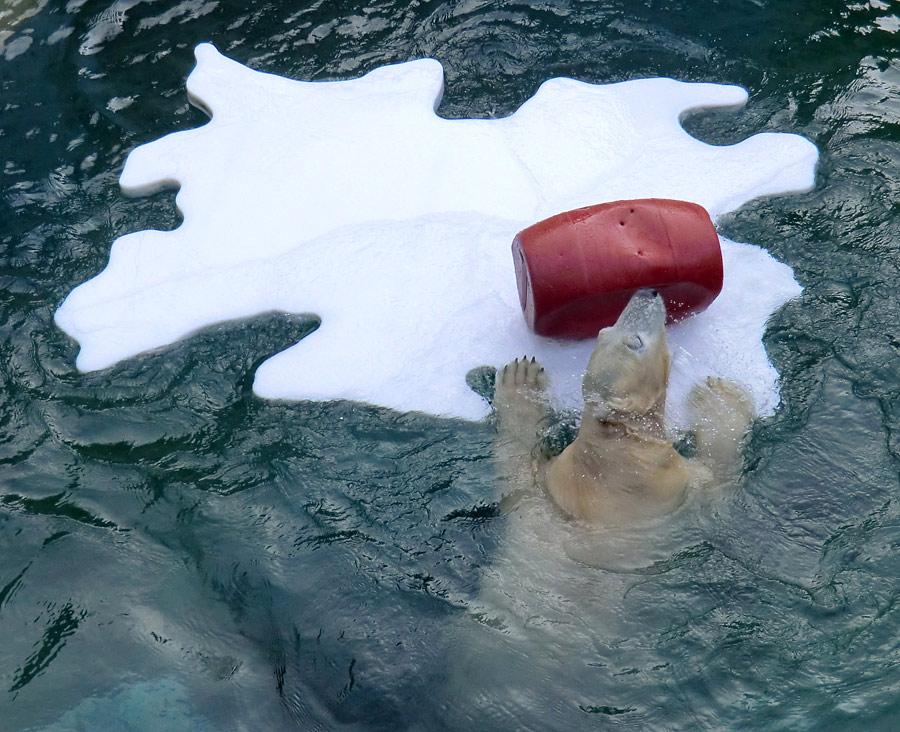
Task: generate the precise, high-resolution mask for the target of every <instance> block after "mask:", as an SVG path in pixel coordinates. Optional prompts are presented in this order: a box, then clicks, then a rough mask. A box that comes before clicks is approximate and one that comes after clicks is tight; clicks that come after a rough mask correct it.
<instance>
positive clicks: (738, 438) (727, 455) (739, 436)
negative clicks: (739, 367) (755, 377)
mask: <svg viewBox="0 0 900 732" xmlns="http://www.w3.org/2000/svg"><path fill="white" fill-rule="evenodd" d="M688 402H689V404H690V407H691V412H692V417H693V423H694V424H693V430H694V435H695V438H696V444H697V456H698V457H700V458H701V459H704V458H705V459H707V460H712V461H713V463H714V464H715V466H716V467H717V468H718V469H719V470H722V469H726V470H727V469H734V467H735V465H736V464H737V463H738V462H739V460H740V446H741V442H742V441H743V439H744V436H745V434H746V432H747V429H748V428H749V427H750V423H751V422H752V421H753V417H754V409H753V403H752V401H751V398H750V395H749V393H748V392H747V391H746V389H744V388H743V387H742V386H740V385H738V384H735V383H733V382H730V381H726V380H725V379H721V378H719V377H716V376H710V377H709V378H707V379H706V381H705V382H704V383H702V384H698V385H697V386H695V387H694V389H693V390H692V391H691V394H690V396H689V398H688Z"/></svg>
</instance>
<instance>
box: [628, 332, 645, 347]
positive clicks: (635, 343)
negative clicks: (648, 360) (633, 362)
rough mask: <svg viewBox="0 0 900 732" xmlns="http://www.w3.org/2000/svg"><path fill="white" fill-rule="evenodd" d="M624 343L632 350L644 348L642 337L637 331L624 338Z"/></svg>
mask: <svg viewBox="0 0 900 732" xmlns="http://www.w3.org/2000/svg"><path fill="white" fill-rule="evenodd" d="M625 345H626V346H628V347H629V348H630V349H631V350H632V351H640V350H643V348H644V339H643V338H641V337H640V336H639V335H638V334H637V333H635V334H633V335H630V336H628V338H626V339H625Z"/></svg>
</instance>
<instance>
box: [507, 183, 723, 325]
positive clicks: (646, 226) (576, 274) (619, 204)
mask: <svg viewBox="0 0 900 732" xmlns="http://www.w3.org/2000/svg"><path fill="white" fill-rule="evenodd" d="M512 250H513V260H514V262H515V266H516V283H517V284H518V287H519V299H520V301H521V303H522V310H523V311H524V313H525V320H526V321H527V323H528V326H529V327H530V328H531V329H532V330H533V331H534V332H535V333H538V334H540V335H544V336H551V337H554V338H593V337H594V336H596V335H597V331H599V330H600V328H605V327H606V326H608V325H612V324H613V323H615V322H616V319H617V318H618V317H619V314H620V313H621V312H622V310H623V309H624V307H625V305H627V304H628V301H629V300H630V299H631V295H632V294H633V293H634V291H635V290H638V289H640V288H641V287H652V288H655V289H656V290H657V291H659V293H660V294H661V295H662V296H663V299H664V300H665V302H666V312H667V313H668V316H669V321H670V322H671V321H672V320H678V319H680V318H682V317H684V316H685V315H687V314H688V313H692V312H698V311H700V310H703V309H704V308H706V307H707V306H708V305H709V304H710V303H711V302H712V301H713V300H714V299H715V298H716V296H717V295H718V294H719V292H721V290H722V251H721V248H720V246H719V237H718V235H717V234H716V229H715V227H714V226H713V223H712V221H711V220H710V218H709V214H708V213H707V212H706V209H704V208H703V207H702V206H698V205H697V204H696V203H689V202H687V201H671V200H667V199H661V198H647V199H641V200H635V201H614V202H612V203H603V204H600V205H598V206H588V207H587V208H579V209H576V210H574V211H566V212H565V213H561V214H557V215H556V216H551V217H550V218H549V219H545V220H544V221H540V222H538V223H537V224H534V225H533V226H529V227H528V228H527V229H524V230H523V231H520V232H519V233H518V234H517V235H516V238H515V239H514V240H513V245H512Z"/></svg>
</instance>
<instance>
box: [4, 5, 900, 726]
mask: <svg viewBox="0 0 900 732" xmlns="http://www.w3.org/2000/svg"><path fill="white" fill-rule="evenodd" d="M32 11H37V12H34V13H33V14H31V13H32ZM10 13H11V14H10ZM896 15H897V10H896V8H895V7H894V4H893V3H887V2H881V1H880V0H879V1H877V2H876V1H875V0H873V1H872V2H868V3H846V2H812V0H803V1H801V2H794V3H774V2H762V1H761V2H741V1H740V0H728V1H727V2H720V3H716V4H710V5H709V6H708V7H704V10H703V12H702V13H700V12H698V11H697V8H696V6H695V5H691V4H687V3H678V2H668V1H665V2H654V3H626V4H622V3H607V2H602V1H598V0H581V1H576V0H573V1H571V2H544V3H522V2H492V3H484V2H430V1H427V0H423V1H422V2H413V3H406V4H402V3H386V2H380V3H374V4H365V3H349V2H344V3H338V4H335V3H321V2H319V3H306V2H293V3H292V2H279V3H275V2H269V3H263V4H254V5H251V6H248V5H247V4H241V5H238V4H236V3H231V2H228V1H226V0H220V2H200V1H198V2H185V3H163V2H150V1H149V0H148V1H145V2H138V3H134V2H116V3H112V4H110V3H109V2H102V1H93V0H83V1H81V0H74V1H73V2H69V3H67V4H46V5H44V4H41V3H30V4H29V3H27V2H25V0H22V2H20V3H14V2H6V3H4V4H2V5H0V34H2V35H0V45H2V47H0V56H2V58H0V109H2V114H0V171H2V181H3V186H2V189H0V191H2V192H0V282H2V287H0V379H2V385H0V466H2V467H0V555H2V557H3V561H2V562H0V637H2V639H3V642H2V643H0V714H2V717H3V719H4V722H5V724H6V726H7V728H9V729H14V730H28V729H52V730H70V729H112V728H116V729H132V730H154V729H166V730H169V729H187V730H192V729H196V730H211V729H215V730H232V729H233V730H245V729H246V730H257V729H266V730H281V729H285V730H287V729H304V730H305V729H312V728H325V729H330V728H335V727H337V726H339V725H341V724H347V725H353V726H355V727H358V728H361V729H391V730H397V729H442V728H454V727H455V728H461V727H465V726H466V724H467V723H469V728H472V726H478V728H479V729H489V728H496V729H529V728H531V729H544V730H546V729H566V730H572V729H595V728H597V727H601V726H602V727H604V728H605V727H608V728H623V729H669V730H682V729H683V730H694V729H730V730H733V729H736V730H741V729H748V730H759V729H790V730H804V729H810V730H812V729H815V730H822V729H834V730H854V729H866V730H873V729H874V730H881V729H883V730H888V729H893V727H894V726H895V720H896V718H897V713H898V711H900V710H898V706H900V702H898V696H897V693H896V690H897V687H898V684H900V676H898V671H897V669H898V668H900V665H898V653H900V651H898V648H900V645H898V642H897V640H896V639H897V637H898V613H900V606H898V604H897V599H896V598H897V580H896V578H897V576H898V575H900V566H898V560H897V558H896V549H895V547H896V546H897V544H898V542H900V514H898V510H897V507H896V501H895V498H894V494H895V492H896V490H897V475H898V456H900V437H898V435H900V430H898V425H900V406H898V405H900V399H898V395H900V376H898V375H900V333H898V325H897V324H898V323H900V307H898V303H897V291H898V279H900V273H898V267H897V262H898V261H900V258H898V251H897V248H898V243H900V229H898V227H900V224H898V220H900V219H898V216H897V211H898V209H897V201H898V200H900V190H898V189H900V183H898V181H900V150H898V140H900V127H898V109H900V107H898V105H900V90H898V82H900V72H898V69H900V65H898V64H900V59H898V52H897V46H896V39H897V33H896ZM200 41H213V42H214V43H216V44H217V46H218V47H219V48H220V49H221V50H222V51H223V52H225V53H227V54H229V55H231V56H233V57H235V58H237V59H238V60H239V61H241V62H243V63H248V64H250V65H251V66H253V67H255V68H260V69H264V70H266V71H271V72H275V73H282V74H287V75H290V76H294V77H297V78H307V79H312V78H319V79H324V78H341V77H346V76H355V75H359V74H361V73H363V72H365V71H367V70H369V69H371V68H373V67H374V66H377V65H380V64H384V63H389V62H392V61H401V60H407V59H409V58H414V57H420V56H434V57H436V58H438V59H439V60H440V61H441V62H442V64H443V65H444V67H445V69H446V73H447V79H446V93H445V98H444V102H443V105H442V107H441V110H440V111H441V113H442V114H445V115H447V116H450V117H460V116H489V115H501V114H507V113H508V112H510V111H511V110H512V109H514V108H515V107H516V106H517V105H518V104H520V103H521V102H522V101H523V100H524V99H526V98H528V97H529V96H530V95H531V94H532V93H533V92H534V90H535V88H536V87H537V86H538V85H539V84H540V82H542V81H543V80H545V79H546V78H549V77H551V76H559V75H571V76H575V77H578V78H582V79H585V80H587V81H595V82H600V81H615V80H621V79H626V78H634V77H642V76H652V75H667V76H674V77H678V78H683V79H689V80H709V81H716V82H723V83H738V84H742V85H744V86H746V87H747V88H748V89H749V90H750V96H751V99H750V103H749V104H748V106H747V108H746V109H745V110H742V111H740V112H737V113H735V112H723V111H719V112H715V113H705V114H698V115H693V116H692V117H691V118H690V119H688V120H687V121H686V124H687V125H688V127H689V129H690V130H691V131H692V133H693V134H695V135H697V136H699V137H701V138H702V139H705V140H707V141H710V142H713V143H722V144H724V143H730V142H734V141H735V140H738V139H741V138H742V137H744V136H746V135H748V134H750V133H754V132H757V131H760V130H777V131H789V132H797V133H800V134H803V135H806V136H807V137H809V138H811V139H813V140H814V141H815V142H816V144H817V145H819V147H820V149H821V151H822V154H823V160H822V164H821V167H820V171H819V180H818V185H817V187H816V189H815V190H814V191H812V192H810V193H809V194H806V195H803V196H797V197H785V198H777V199H772V200H761V201H756V202H753V203H751V204H750V205H748V206H746V207H745V208H744V209H743V210H741V211H739V212H737V213H736V214H734V215H732V216H730V217H729V219H728V220H727V221H724V222H720V224H721V227H722V230H723V233H724V234H725V235H727V236H729V237H730V238H733V239H736V240H739V241H740V240H746V241H753V242H757V243H760V244H762V245H764V246H765V247H766V248H768V249H769V250H770V251H771V252H772V253H773V254H774V255H775V256H776V257H778V258H779V259H781V260H783V261H786V262H788V263H789V264H790V265H791V266H792V267H793V268H794V270H795V274H796V276H797V279H798V280H799V281H800V282H801V283H802V284H803V285H804V287H805V291H804V294H803V296H802V297H801V298H800V299H799V300H796V301H794V302H792V303H789V304H788V305H787V306H786V307H785V308H783V309H782V310H781V311H780V312H779V313H777V314H776V315H775V316H774V318H773V320H772V322H771V324H770V328H769V331H768V334H767V337H766V345H767V348H768V350H769V353H770V355H771V357H772V358H773V360H774V362H775V363H776V365H777V367H778V369H779V371H780V372H781V374H782V377H783V383H782V395H783V404H782V407H781V408H780V409H779V411H778V413H777V414H776V415H775V417H774V418H772V419H770V420H767V421H766V422H764V423H760V424H758V425H756V427H755V429H754V432H753V435H752V438H751V444H750V447H749V449H748V452H747V459H746V466H745V468H746V469H745V474H744V478H743V480H742V482H741V484H740V485H739V486H737V487H735V488H734V489H732V490H729V491H727V492H726V493H725V494H724V495H723V496H722V497H721V499H719V500H715V501H712V502H710V503H709V504H708V505H706V506H703V507H699V506H698V507H697V510H696V511H695V512H694V513H692V514H690V515H688V516H679V517H675V518H676V519H678V521H680V523H678V522H676V523H675V524H672V525H671V526H670V527H669V529H667V530H671V532H672V533H670V534H666V533H663V532H660V533H656V534H654V535H653V537H652V542H651V543H652V545H653V546H652V551H650V553H649V554H650V561H648V562H635V563H632V564H629V563H625V564H624V565H623V564H615V563H611V562H610V561H609V560H608V557H607V558H606V559H604V558H603V557H602V556H601V557H599V558H598V554H597V551H598V550H597V548H596V545H592V544H591V543H590V541H589V540H588V539H587V538H585V536H584V535H582V534H579V533H578V532H577V531H576V530H575V529H574V527H572V526H569V525H566V524H563V525H561V526H560V528H559V533H560V534H562V536H556V535H555V533H552V531H551V534H550V536H549V538H545V539H543V541H544V542H549V543H544V544H541V543H540V541H537V540H535V541H529V540H527V537H526V538H525V539H522V537H521V535H519V534H516V533H515V521H516V517H515V516H514V515H513V516H507V515H503V514H501V513H500V511H499V509H498V504H499V500H500V498H501V496H500V491H501V487H500V485H499V484H498V483H497V481H496V479H495V477H494V474H493V467H492V465H491V462H490V454H491V447H490V443H491V429H490V426H489V425H479V424H468V423H460V422H452V421H443V420H438V419H432V418H426V417H422V416H418V415H403V414H396V413H392V412H389V411H387V410H382V409H378V408H375V407H368V406H363V405H354V404H347V403H334V404H315V403H299V404H287V403H268V402H263V401H261V400H259V399H257V398H254V397H253V396H252V394H251V392H250V385H251V379H252V373H253V371H254V369H255V368H256V366H257V365H258V364H259V363H260V362H261V361H262V360H263V359H264V358H266V357H267V356H268V355H270V354H272V353H274V352H276V351H278V350H280V349H282V348H284V347H285V346H286V345H287V344H289V343H292V342H294V341H296V340H297V339H299V338H301V337H303V336H304V335H305V334H307V333H308V332H310V330H311V329H313V328H315V327H316V321H315V319H314V318H289V317H286V316H282V315H276V314H271V315H268V316H264V317H261V318H257V319H253V320H251V321H247V322H240V323H229V324H226V325H222V326H216V327H213V328H210V329H207V330H206V331H204V332H203V333H201V334H199V335H198V336H197V337H195V338H193V339H191V340H189V341H186V342H183V343H179V344H176V345H174V346H172V347H171V348H167V349H165V350H163V351H161V352H159V353H153V354H148V355H146V356H142V357H140V358H136V359H133V360H131V361H129V362H127V363H124V364H120V365H119V366H116V367H114V368H112V369H110V370H108V371H105V372H102V373H99V374H88V375H82V374H79V373H77V372H76V371H75V369H74V365H73V364H74V356H75V349H76V347H75V344H74V343H73V342H71V341H69V340H68V339H66V338H65V336H64V335H63V334H61V333H60V332H59V331H58V330H57V329H56V328H55V327H54V325H53V321H52V315H53V312H54V311H55V309H56V308H57V307H58V305H59V303H60V302H61V300H62V298H63V297H64V296H65V295H66V294H67V293H68V292H69V291H70V290H71V289H72V288H73V287H74V286H75V285H76V284H78V283H79V282H82V281H84V280H85V279H87V278H89V277H91V276H93V275H94V274H96V273H97V272H99V271H100V270H101V269H102V267H103V266H104V264H105V262H106V258H107V256H108V253H109V246H110V244H111V242H112V241H113V240H114V239H115V238H116V237H117V236H120V235H121V234H123V233H126V232H128V231H135V230H138V229H142V228H149V227H157V228H171V227H174V226H177V225H178V223H179V221H178V218H177V215H176V213H175V211H174V205H173V197H172V194H171V193H162V194H159V195H157V196H155V197H152V198H149V199H144V200H128V199H125V198H123V197H122V196H121V194H120V193H119V191H118V188H117V185H116V178H117V175H118V173H119V171H120V170H121V166H122V163H123V161H124V157H125V155H126V154H127V153H128V151H129V150H130V149H132V148H133V147H134V146H135V145H137V144H140V143H143V142H147V141H149V140H152V139H155V138H158V137H160V136H161V135H163V134H166V133H168V132H171V131H173V130H176V129H185V128H189V127H193V126H196V125H197V124H201V123H202V122H203V120H204V118H203V115H202V114H201V113H199V112H197V111H196V110H193V109H192V108H191V107H190V106H189V105H188V104H187V101H186V97H185V93H184V89H183V80H184V78H185V76H186V75H187V73H188V72H189V71H190V69H191V68H192V66H193V57H192V48H193V46H194V45H195V44H196V43H198V42H200ZM701 509H702V510H701ZM537 515H540V511H538V513H537ZM554 520H556V519H554V518H553V517H552V516H550V517H548V519H547V522H546V524H541V527H542V529H546V528H547V527H551V529H552V526H553V521H554ZM511 536H512V537H517V536H518V537H519V538H518V539H517V541H520V542H522V541H524V543H519V544H517V543H516V541H512V540H511V539H510V537H511ZM634 540H635V539H634V537H632V538H631V541H632V542H633V541H634ZM517 547H521V548H519V549H517ZM567 548H568V552H567V551H566V549H567ZM646 549H647V548H646V547H642V551H646ZM573 556H574V557H576V558H580V559H581V560H582V561H580V562H579V561H574V560H573V559H572V557H573ZM513 610H514V611H515V612H513ZM460 710H462V711H460Z"/></svg>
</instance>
